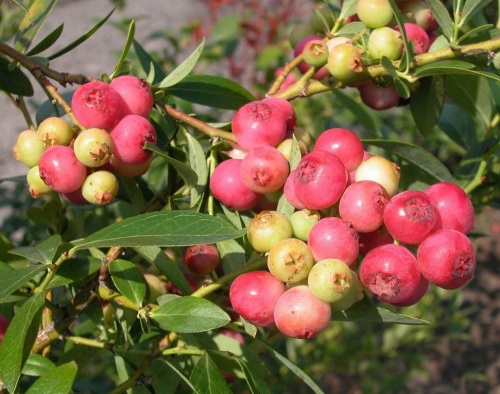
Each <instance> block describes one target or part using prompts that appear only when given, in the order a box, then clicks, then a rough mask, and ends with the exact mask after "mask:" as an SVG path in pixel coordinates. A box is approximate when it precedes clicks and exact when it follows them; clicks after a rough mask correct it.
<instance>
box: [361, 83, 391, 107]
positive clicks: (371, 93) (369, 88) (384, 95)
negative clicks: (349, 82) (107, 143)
mask: <svg viewBox="0 0 500 394" xmlns="http://www.w3.org/2000/svg"><path fill="white" fill-rule="evenodd" d="M358 89H359V95H360V97H361V101H363V103H365V104H366V105H367V106H369V107H370V108H372V109H375V110H377V111H381V110H383V109H389V108H393V107H395V106H396V105H398V103H399V100H400V98H401V96H400V95H399V93H398V91H397V90H396V88H395V87H394V85H387V86H377V85H375V84H374V83H373V82H372V81H371V80H367V81H366V82H365V83H364V84H363V85H362V86H360V87H359V88H358Z"/></svg>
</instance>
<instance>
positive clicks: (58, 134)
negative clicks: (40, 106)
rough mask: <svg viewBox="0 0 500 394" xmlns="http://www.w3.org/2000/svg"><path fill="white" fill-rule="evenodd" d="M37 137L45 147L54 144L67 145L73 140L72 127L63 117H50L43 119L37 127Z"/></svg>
mask: <svg viewBox="0 0 500 394" xmlns="http://www.w3.org/2000/svg"><path fill="white" fill-rule="evenodd" d="M37 134H38V138H40V141H42V142H43V144H44V145H45V147H46V148H48V147H50V146H54V145H64V146H68V145H69V144H70V143H71V141H72V140H73V135H74V132H73V129H72V128H71V126H70V125H69V123H68V122H66V121H65V120H64V119H61V118H57V117H51V118H47V119H45V120H43V121H42V122H41V123H40V124H39V125H38V129H37Z"/></svg>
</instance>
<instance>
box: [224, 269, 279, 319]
mask: <svg viewBox="0 0 500 394" xmlns="http://www.w3.org/2000/svg"><path fill="white" fill-rule="evenodd" d="M284 292H285V285H284V284H283V282H281V281H280V280H278V279H276V278H275V277H274V276H273V275H272V274H270V273H269V272H267V271H252V272H247V273H245V274H242V275H240V276H238V277H237V278H236V279H235V280H234V282H233V283H232V284H231V287H230V288H229V299H230V301H231V305H232V306H233V308H234V310H235V311H236V312H237V313H239V314H240V315H241V316H242V317H243V318H244V319H245V320H247V321H249V322H250V323H252V324H254V325H256V326H259V327H267V326H270V325H271V324H273V323H274V307H275V305H276V302H277V301H278V299H279V298H280V297H281V295H282V294H283V293H284Z"/></svg>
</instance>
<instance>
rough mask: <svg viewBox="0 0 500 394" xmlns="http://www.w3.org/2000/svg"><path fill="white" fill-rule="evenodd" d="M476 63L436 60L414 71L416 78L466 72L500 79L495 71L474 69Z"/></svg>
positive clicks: (496, 79)
mask: <svg viewBox="0 0 500 394" xmlns="http://www.w3.org/2000/svg"><path fill="white" fill-rule="evenodd" d="M473 68H474V64H472V63H469V62H464V61H462V60H443V61H441V62H436V63H432V64H428V65H426V66H422V67H419V68H418V69H416V70H415V72H414V73H413V76H414V77H416V78H421V77H426V76H428V75H438V74H446V75H448V74H466V75H473V76H482V77H487V78H490V79H493V80H495V81H500V77H499V76H498V75H496V74H494V73H490V72H486V71H479V70H473Z"/></svg>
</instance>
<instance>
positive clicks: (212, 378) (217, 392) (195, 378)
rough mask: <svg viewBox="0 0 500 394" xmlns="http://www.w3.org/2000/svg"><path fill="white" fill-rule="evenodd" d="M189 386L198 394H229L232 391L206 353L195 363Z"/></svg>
mask: <svg viewBox="0 0 500 394" xmlns="http://www.w3.org/2000/svg"><path fill="white" fill-rule="evenodd" d="M189 381H190V382H191V384H192V385H193V386H194V387H195V389H196V391H197V392H198V393H200V394H231V393H232V391H231V389H230V388H229V386H228V384H227V383H226V381H225V380H224V376H222V373H221V372H220V370H219V368H217V365H216V364H215V363H214V362H213V361H212V359H211V358H210V356H209V355H208V353H205V354H204V355H203V356H201V358H200V359H199V360H198V362H197V363H196V365H195V367H194V368H193V372H192V373H191V377H190V378H189Z"/></svg>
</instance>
